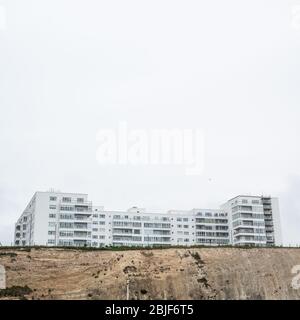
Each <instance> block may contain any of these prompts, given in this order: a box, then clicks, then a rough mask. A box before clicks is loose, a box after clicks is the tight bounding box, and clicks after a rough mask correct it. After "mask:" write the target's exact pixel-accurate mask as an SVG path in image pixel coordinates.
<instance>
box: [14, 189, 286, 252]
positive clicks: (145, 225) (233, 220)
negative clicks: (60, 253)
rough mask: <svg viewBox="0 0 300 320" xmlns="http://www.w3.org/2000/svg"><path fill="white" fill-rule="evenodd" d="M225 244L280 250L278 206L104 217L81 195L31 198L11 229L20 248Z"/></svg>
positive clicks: (251, 201)
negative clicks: (277, 248)
mask: <svg viewBox="0 0 300 320" xmlns="http://www.w3.org/2000/svg"><path fill="white" fill-rule="evenodd" d="M246 201H247V202H246ZM270 207H271V209H270ZM230 244H233V245H247V244H248V245H274V244H276V245H280V244H281V233H280V220H279V207H278V200H277V199H275V198H270V197H269V198H263V197H247V196H238V197H236V198H234V199H232V200H230V201H228V202H227V203H226V204H225V205H223V206H222V208H221V209H192V210H187V211H183V210H180V211H179V210H170V211H168V212H165V213H151V212H147V211H146V210H145V209H142V208H137V207H132V208H130V209H128V210H127V211H107V210H105V209H104V207H100V206H93V204H92V202H90V201H89V200H88V195H87V194H76V193H61V192H36V193H35V195H34V196H33V198H32V199H31V201H30V203H29V204H28V205H27V207H26V209H25V210H24V212H23V214H22V215H21V217H20V218H19V220H18V221H17V223H16V229H15V245H20V246H25V245H49V246H92V247H104V246H163V245H185V246H193V245H210V246H212V245H230Z"/></svg>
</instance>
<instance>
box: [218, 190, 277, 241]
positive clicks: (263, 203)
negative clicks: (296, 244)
mask: <svg viewBox="0 0 300 320" xmlns="http://www.w3.org/2000/svg"><path fill="white" fill-rule="evenodd" d="M222 209H223V210H224V211H225V212H227V213H228V216H229V225H230V242H231V243H232V244H233V245H258V246H266V245H270V246H273V245H277V246H279V245H282V239H281V227H280V215H279V205H278V199H277V198H271V197H265V196H237V197H235V198H233V199H231V200H229V201H228V202H227V203H225V204H224V205H223V206H222Z"/></svg>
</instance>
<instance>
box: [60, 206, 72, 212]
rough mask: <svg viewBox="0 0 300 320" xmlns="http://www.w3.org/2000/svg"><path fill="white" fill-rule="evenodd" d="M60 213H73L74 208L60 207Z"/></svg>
mask: <svg viewBox="0 0 300 320" xmlns="http://www.w3.org/2000/svg"><path fill="white" fill-rule="evenodd" d="M60 210H61V211H74V207H71V206H61V207H60Z"/></svg>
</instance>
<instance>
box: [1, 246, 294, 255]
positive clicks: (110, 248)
mask: <svg viewBox="0 0 300 320" xmlns="http://www.w3.org/2000/svg"><path fill="white" fill-rule="evenodd" d="M201 248H205V249H212V250H213V249H220V248H233V249H282V248H294V249H299V248H300V247H299V246H297V247H296V246H294V247H292V246H290V247H284V246H264V247H262V246H232V245H220V246H205V245H194V246H170V245H166V246H161V245H157V246H147V247H141V246H131V247H129V246H107V247H101V248H94V247H63V246H57V247H51V246H25V247H20V246H3V247H0V251H1V250H16V251H25V252H30V251H31V250H32V249H34V250H41V249H59V250H77V251H129V250H162V249H201ZM8 254H10V253H4V254H1V252H0V256H1V255H8Z"/></svg>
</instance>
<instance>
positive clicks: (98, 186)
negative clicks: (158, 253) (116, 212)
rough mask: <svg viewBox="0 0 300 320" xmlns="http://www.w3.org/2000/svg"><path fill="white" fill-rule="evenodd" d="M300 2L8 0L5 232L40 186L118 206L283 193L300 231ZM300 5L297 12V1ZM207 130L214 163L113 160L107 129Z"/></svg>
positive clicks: (2, 51)
mask: <svg viewBox="0 0 300 320" xmlns="http://www.w3.org/2000/svg"><path fill="white" fill-rule="evenodd" d="M299 8H300V0H299V1H287V0H252V1H241V0H227V1H224V0H214V1H212V0H209V1H208V0H207V1H199V0H185V1H183V0H181V1H177V0H159V1H158V0H152V1H141V0H136V1H132V0H127V1H122V0H120V1H118V0H112V1H99V0H97V1H96V0H95V1H92V0H85V1H79V0H68V1H67V0H51V1H50V0H49V1H41V0H26V1H24V0H22V1H21V0H0V110H1V114H0V147H1V156H0V168H1V170H0V242H2V244H9V243H11V241H13V226H14V222H15V221H16V220H17V218H18V217H19V216H20V214H21V213H22V210H23V209H24V208H25V206H26V204H27V203H28V201H29V200H30V197H31V196H32V195H33V193H34V192H35V191H37V190H40V191H45V190H48V189H49V188H55V189H59V190H61V191H66V192H83V193H88V194H89V196H90V199H91V200H93V202H94V203H95V204H98V205H104V206H105V207H106V208H108V209H127V208H128V207H130V206H133V205H138V206H142V207H146V208H149V209H153V210H162V211H165V210H168V209H192V208H194V207H198V208H199V207H200V208H203V207H204V208H205V207H213V208H214V207H215V208H217V207H219V205H220V204H222V203H223V202H225V201H226V200H228V199H229V198H232V197H234V196H235V195H237V194H243V193H246V194H258V195H260V194H262V193H264V194H272V195H273V196H277V197H279V199H280V207H281V218H282V228H283V238H284V243H285V244H295V243H300V232H299V228H300V144H299V137H300V126H299V120H300V19H299V17H300V10H299ZM298 12H299V13H298ZM120 121H126V123H127V124H128V127H130V128H132V129H144V130H151V129H152V128H161V129H172V128H179V129H185V128H191V129H199V130H201V132H203V134H204V137H205V151H204V158H205V166H204V171H203V174H201V175H194V176H188V175H186V174H185V171H184V170H183V168H182V167H181V166H174V165H170V166H166V165H158V166H151V165H148V166H145V165H144V166H143V165H140V166H130V165H127V166H126V165H122V166H103V165H102V166H101V165H100V164H99V163H98V162H97V158H96V153H97V147H98V146H97V139H96V137H97V132H98V131H99V130H101V129H103V128H117V127H118V123H119V122H120Z"/></svg>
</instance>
